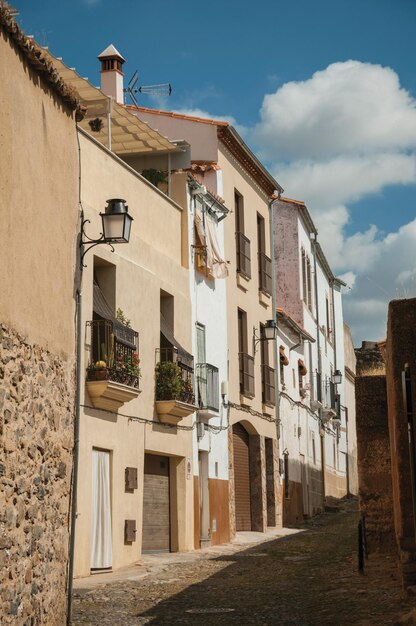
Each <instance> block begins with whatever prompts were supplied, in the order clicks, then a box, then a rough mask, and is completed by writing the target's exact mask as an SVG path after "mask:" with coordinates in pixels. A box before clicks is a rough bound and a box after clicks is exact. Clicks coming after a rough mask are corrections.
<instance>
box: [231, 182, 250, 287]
mask: <svg viewBox="0 0 416 626" xmlns="http://www.w3.org/2000/svg"><path fill="white" fill-rule="evenodd" d="M234 212H235V241H236V255H237V272H238V273H239V274H242V275H243V276H244V277H245V278H247V279H250V278H251V252H250V239H248V238H247V237H246V236H245V234H244V202H243V196H242V195H241V194H239V193H238V191H235V192H234Z"/></svg>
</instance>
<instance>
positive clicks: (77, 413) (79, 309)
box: [66, 289, 82, 626]
mask: <svg viewBox="0 0 416 626" xmlns="http://www.w3.org/2000/svg"><path fill="white" fill-rule="evenodd" d="M81 314H82V296H81V292H80V290H79V289H77V294H76V316H77V325H76V350H77V356H76V395H75V420H74V466H73V472H72V493H71V529H70V540H69V563H68V607H67V622H66V623H67V626H71V624H72V596H73V578H74V552H75V525H76V520H77V488H78V461H79V422H80V406H81V382H82V381H81V317H82V315H81Z"/></svg>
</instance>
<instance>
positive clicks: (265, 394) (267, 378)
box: [261, 365, 276, 406]
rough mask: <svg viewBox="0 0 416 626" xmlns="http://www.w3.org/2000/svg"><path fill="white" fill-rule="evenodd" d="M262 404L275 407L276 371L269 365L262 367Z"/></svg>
mask: <svg viewBox="0 0 416 626" xmlns="http://www.w3.org/2000/svg"><path fill="white" fill-rule="evenodd" d="M261 386H262V402H263V404H267V405H268V406H275V404H276V393H275V371H274V369H273V367H270V366H269V365H262V366H261Z"/></svg>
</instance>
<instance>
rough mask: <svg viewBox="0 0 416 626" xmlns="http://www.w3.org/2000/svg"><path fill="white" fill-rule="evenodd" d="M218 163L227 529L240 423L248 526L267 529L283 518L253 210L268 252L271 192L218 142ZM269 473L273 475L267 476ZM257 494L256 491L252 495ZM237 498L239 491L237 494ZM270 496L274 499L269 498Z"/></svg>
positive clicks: (267, 313) (268, 309)
mask: <svg viewBox="0 0 416 626" xmlns="http://www.w3.org/2000/svg"><path fill="white" fill-rule="evenodd" d="M218 166H219V167H220V168H221V172H222V180H223V188H222V195H223V197H224V201H225V204H226V206H228V207H230V208H232V209H233V211H234V215H232V216H231V218H230V219H228V220H226V223H225V227H224V238H225V255H226V259H227V261H228V262H229V278H228V282H227V317H228V322H227V324H228V364H229V375H228V394H229V402H230V411H229V424H230V429H229V438H230V444H229V457H230V459H229V483H230V520H231V522H230V525H231V534H234V533H235V532H236V530H239V528H238V520H237V523H236V491H235V480H234V479H235V477H236V475H237V473H238V472H239V468H238V466H237V465H236V463H235V459H234V458H233V450H234V447H233V429H232V426H233V425H234V424H236V423H240V424H241V425H242V426H243V428H244V429H245V431H247V433H248V435H249V437H250V482H251V494H252V495H251V529H252V530H260V531H264V530H266V527H267V526H268V525H269V526H277V525H280V524H281V513H280V503H279V496H278V493H279V492H280V488H279V484H280V478H279V473H278V442H277V429H276V413H275V407H274V406H273V404H269V405H266V404H264V403H263V402H262V371H261V345H260V343H258V342H257V343H256V351H254V346H253V333H254V329H255V330H256V337H259V336H260V324H264V323H265V322H266V321H267V320H271V319H273V317H274V316H273V308H272V296H271V295H267V294H266V293H264V292H262V291H261V290H260V284H259V266H258V262H259V261H258V253H259V250H258V230H257V228H258V227H257V216H258V215H259V216H261V217H262V218H263V219H264V249H263V252H264V253H265V254H266V255H267V256H268V257H269V258H270V256H271V254H270V221H269V220H270V211H269V196H268V195H267V193H266V192H265V191H264V189H263V188H262V186H260V185H259V184H258V182H257V181H256V180H255V178H254V177H252V176H251V175H250V174H249V173H248V172H247V170H246V168H244V167H243V166H242V164H241V163H240V162H239V160H237V158H235V157H234V155H233V154H232V153H231V152H230V151H229V149H228V148H227V147H226V146H225V145H224V144H223V143H221V142H219V150H218ZM235 193H237V194H239V196H240V197H241V198H242V203H243V211H244V235H245V236H246V237H247V238H248V239H249V240H250V252H251V278H250V279H247V278H245V277H244V276H243V275H242V274H241V273H240V272H238V271H237V255H236V221H235ZM239 310H240V311H243V312H244V313H245V316H246V345H247V353H248V355H249V356H254V396H253V397H249V396H248V395H244V394H242V393H240V361H239V352H240V349H241V347H240V345H239V336H238V335H239V325H238V311H239ZM274 348H275V342H270V346H269V350H268V351H269V359H268V361H269V362H268V365H269V366H270V367H272V368H273V367H274ZM266 439H268V440H269V441H270V442H272V443H271V446H272V448H271V449H273V452H272V454H271V457H272V460H271V465H272V469H271V470H270V469H268V474H269V480H268V481H266V447H265V446H266ZM270 475H271V478H270ZM266 482H267V484H266ZM253 494H257V497H253ZM237 498H238V494H237ZM270 502H272V504H270Z"/></svg>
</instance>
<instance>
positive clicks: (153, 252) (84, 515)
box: [75, 133, 193, 576]
mask: <svg viewBox="0 0 416 626" xmlns="http://www.w3.org/2000/svg"><path fill="white" fill-rule="evenodd" d="M80 145H81V159H82V165H83V181H82V204H83V208H84V211H85V217H86V218H87V219H90V220H91V224H88V233H90V232H91V233H94V235H95V236H96V234H97V233H99V232H100V228H101V224H100V217H99V212H100V211H102V210H103V209H104V207H105V203H106V200H107V199H108V198H112V197H113V198H115V197H120V198H124V199H126V200H127V203H128V206H129V213H130V214H131V215H132V217H133V219H134V221H133V225H132V233H131V238H130V243H128V244H123V245H117V246H116V249H115V253H114V254H112V253H111V251H110V250H109V248H108V247H105V246H100V247H98V248H95V249H94V252H91V253H88V254H87V256H86V257H85V262H86V264H87V267H86V268H85V269H84V270H83V276H82V294H83V328H84V327H85V322H87V321H88V320H91V319H92V315H93V268H94V263H95V266H96V271H97V272H98V273H99V272H100V270H99V269H98V270H97V268H100V266H101V265H102V264H103V263H107V264H111V266H112V268H111V270H112V272H113V276H115V282H114V285H113V287H114V291H115V298H114V299H115V309H116V308H121V309H122V310H123V312H124V313H125V315H126V316H127V317H128V318H129V319H130V320H131V327H132V328H133V329H134V330H136V331H138V333H139V346H138V352H139V356H140V360H141V363H140V367H141V379H140V393H139V395H138V397H137V398H134V399H132V400H130V401H129V402H126V403H125V404H124V405H123V406H122V407H121V408H120V409H119V411H113V412H105V411H101V410H99V409H95V408H87V407H91V398H90V397H89V395H88V392H87V391H86V390H85V388H84V387H83V388H82V390H81V399H82V400H81V403H82V404H83V405H85V406H84V407H83V410H82V415H81V430H80V441H81V444H80V474H79V475H80V480H79V492H78V493H79V495H78V508H77V510H78V520H77V529H76V556H75V576H85V575H88V574H89V573H90V549H91V501H92V491H91V489H92V487H91V484H92V483H91V476H92V467H91V459H92V450H93V449H94V448H95V449H101V450H106V451H109V452H110V457H111V471H110V474H111V519H112V547H113V560H112V567H113V568H114V569H116V568H119V567H122V566H124V565H127V564H129V563H133V562H135V561H137V560H138V559H139V557H140V554H141V545H142V541H141V535H142V533H141V528H142V514H143V466H144V454H145V453H153V454H158V455H161V456H167V457H169V459H170V511H171V514H170V520H171V531H170V532H171V549H172V550H182V551H183V550H189V549H192V547H193V483H192V480H191V478H192V469H190V468H189V462H191V463H192V461H191V459H192V431H191V430H179V429H176V428H172V427H169V426H166V425H163V424H161V423H160V422H159V421H158V418H157V415H156V412H155V362H156V349H157V348H158V347H159V344H160V306H161V305H160V298H161V291H162V292H163V293H164V294H169V295H170V296H173V298H174V316H173V317H174V334H175V337H176V338H177V339H178V341H179V342H180V344H181V345H182V346H184V347H185V348H188V349H189V351H191V350H190V344H191V317H190V315H191V313H190V303H189V282H188V280H189V279H188V271H187V269H186V268H184V267H183V266H182V265H181V259H182V251H181V232H182V210H181V208H180V207H179V205H177V204H175V203H174V202H173V201H171V200H169V199H168V198H167V197H166V196H165V195H164V194H162V193H160V192H158V191H157V190H156V189H155V188H154V187H153V186H152V185H151V184H150V183H148V182H147V181H146V180H145V179H143V178H142V177H141V176H140V175H138V174H137V173H136V172H134V171H133V170H132V169H131V168H130V167H129V166H127V165H126V164H125V163H124V162H123V161H121V160H120V159H118V158H117V157H116V156H115V155H114V154H112V153H110V152H109V151H108V150H107V149H105V148H103V147H102V146H101V145H99V144H98V143H97V142H95V141H94V140H92V139H91V138H89V137H87V136H86V135H85V134H84V133H82V134H80ZM91 236H93V235H91ZM93 255H94V256H95V259H94V258H93ZM106 267H107V269H108V268H109V267H110V266H108V265H107V266H106ZM101 286H102V287H103V285H101ZM85 348H86V350H85V354H84V357H83V358H84V362H83V365H82V367H83V369H85V368H86V366H87V365H88V345H87V346H85ZM129 417H131V418H142V419H144V420H146V422H145V423H141V422H139V421H134V419H129ZM191 424H192V418H191V417H190V416H189V417H185V418H184V419H182V420H181V422H180V426H188V427H189V426H190V425H191ZM126 467H133V468H137V470H138V486H137V489H134V490H132V491H127V490H126V489H125V482H124V481H125V469H126ZM189 470H190V471H189ZM125 520H135V521H136V528H137V532H136V540H135V541H133V542H126V541H125V539H124V524H125Z"/></svg>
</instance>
